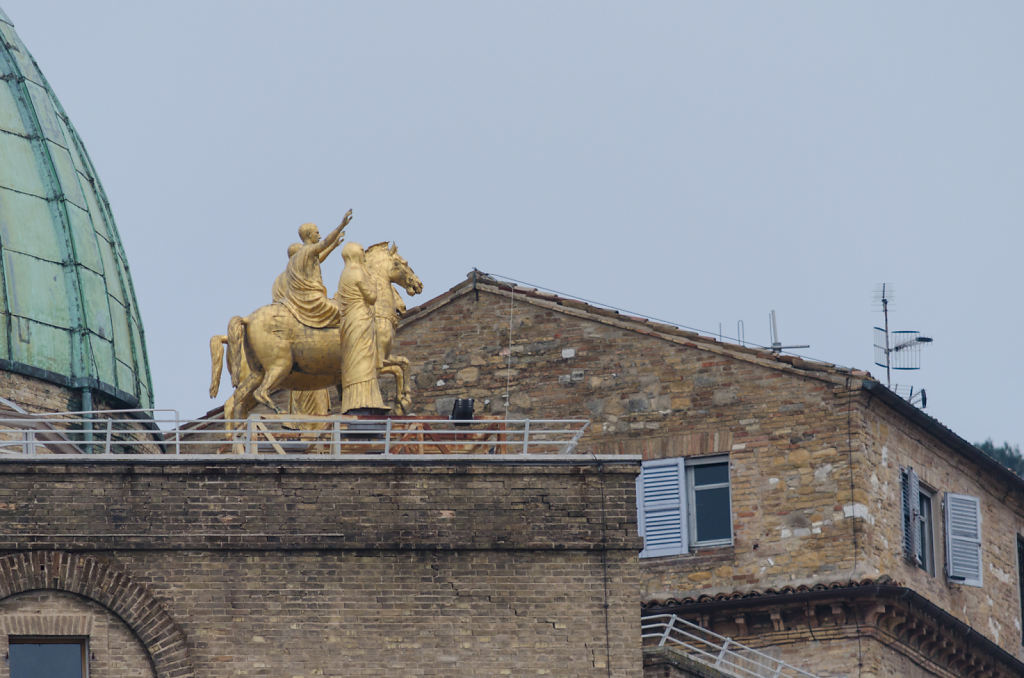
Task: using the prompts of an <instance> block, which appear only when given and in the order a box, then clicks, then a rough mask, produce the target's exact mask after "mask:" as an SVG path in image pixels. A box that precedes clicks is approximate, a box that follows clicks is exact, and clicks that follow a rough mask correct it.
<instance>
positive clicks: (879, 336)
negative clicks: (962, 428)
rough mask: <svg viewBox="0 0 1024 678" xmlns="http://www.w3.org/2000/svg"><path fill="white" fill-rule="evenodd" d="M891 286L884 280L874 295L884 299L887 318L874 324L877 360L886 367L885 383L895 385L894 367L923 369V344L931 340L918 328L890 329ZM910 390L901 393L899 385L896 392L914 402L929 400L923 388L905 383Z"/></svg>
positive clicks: (899, 368)
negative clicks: (883, 322) (877, 324)
mask: <svg viewBox="0 0 1024 678" xmlns="http://www.w3.org/2000/svg"><path fill="white" fill-rule="evenodd" d="M892 294H893V292H892V286H891V285H889V284H887V283H882V288H881V290H879V291H876V292H875V299H876V300H877V301H880V302H881V303H882V315H883V316H884V318H885V327H876V328H875V364H876V365H878V366H879V367H884V368H885V385H886V387H888V388H889V389H892V371H893V370H919V369H921V345H922V344H930V343H931V342H932V338H931V337H923V336H921V333H920V332H918V331H916V330H893V331H890V330H889V302H890V301H892ZM902 388H903V390H905V389H907V388H909V389H910V390H909V391H906V392H905V393H901V392H900V391H901V387H899V386H897V387H896V392H897V394H898V395H901V396H902V397H903V398H905V399H907V400H909V401H910V402H911V403H913V404H915V405H916V404H917V403H918V402H920V403H921V407H924V406H925V405H926V404H927V402H928V399H927V395H926V394H925V391H924V389H921V390H920V391H918V392H917V393H915V392H914V388H913V387H912V386H911V387H902Z"/></svg>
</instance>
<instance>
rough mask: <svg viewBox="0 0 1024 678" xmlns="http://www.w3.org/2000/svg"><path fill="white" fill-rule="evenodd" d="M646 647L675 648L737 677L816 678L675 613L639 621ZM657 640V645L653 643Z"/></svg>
mask: <svg viewBox="0 0 1024 678" xmlns="http://www.w3.org/2000/svg"><path fill="white" fill-rule="evenodd" d="M640 623H641V629H642V631H641V636H642V637H643V640H644V644H645V645H657V646H658V647H664V646H666V645H667V646H669V647H676V648H681V649H682V651H683V652H684V653H685V654H686V655H687V656H688V657H690V658H691V659H693V660H695V661H699V662H701V663H702V664H706V665H708V666H712V667H714V668H716V669H718V670H719V671H721V672H722V673H725V674H728V675H731V676H738V677H740V678H768V677H769V676H770V677H771V678H791V677H792V676H801V677H802V678H817V677H816V676H815V675H814V674H812V673H808V672H807V671H803V670H801V669H798V668H796V667H795V666H791V665H790V664H787V663H786V662H784V661H782V660H781V659H776V658H775V657H772V656H770V655H767V654H765V653H764V652H760V651H759V650H755V649H754V648H752V647H747V646H746V645H743V644H742V643H737V642H736V641H735V640H733V639H732V638H729V637H727V636H721V635H719V634H717V633H714V632H713V631H710V630H708V629H706V628H704V627H703V626H698V625H697V624H694V623H693V622H689V621H687V620H685V619H683V618H681V617H677V616H676V615H674V614H656V615H648V616H646V617H643V618H642V619H641V620H640ZM655 641H656V642H655Z"/></svg>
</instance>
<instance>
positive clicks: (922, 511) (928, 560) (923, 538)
mask: <svg viewBox="0 0 1024 678" xmlns="http://www.w3.org/2000/svg"><path fill="white" fill-rule="evenodd" d="M935 495H936V492H935V491H934V490H932V489H931V488H929V487H927V486H926V485H924V484H921V485H920V486H919V489H918V495H917V496H918V507H919V511H918V523H919V524H918V530H919V532H918V551H917V557H918V562H917V566H918V567H919V568H921V569H922V570H924V571H925V572H927V573H928V574H930V575H931V576H933V577H934V576H935V528H934V524H935V523H934V521H935ZM925 502H927V504H928V506H927V508H925Z"/></svg>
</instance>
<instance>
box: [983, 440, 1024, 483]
mask: <svg viewBox="0 0 1024 678" xmlns="http://www.w3.org/2000/svg"><path fill="white" fill-rule="evenodd" d="M974 446H975V447H977V448H978V449H979V450H981V451H982V452H984V453H985V454H987V455H988V456H990V457H992V458H993V459H995V460H996V461H998V462H999V463H1000V464H1002V465H1003V466H1007V467H1009V468H1010V470H1012V471H1013V472H1014V473H1016V474H1017V475H1019V476H1022V477H1024V457H1022V456H1021V454H1020V446H1019V445H1011V444H1010V443H1003V444H1002V445H1000V446H999V447H996V445H995V443H993V442H992V439H991V438H989V439H988V440H986V441H985V442H983V443H975V444H974Z"/></svg>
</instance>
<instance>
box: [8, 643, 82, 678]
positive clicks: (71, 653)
mask: <svg viewBox="0 0 1024 678" xmlns="http://www.w3.org/2000/svg"><path fill="white" fill-rule="evenodd" d="M10 662H11V678H82V675H83V673H82V645H81V644H80V643H19V642H12V643H11V644H10Z"/></svg>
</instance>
